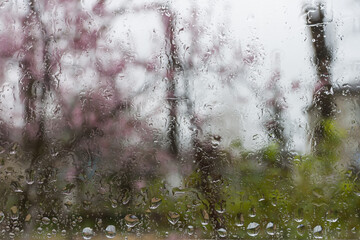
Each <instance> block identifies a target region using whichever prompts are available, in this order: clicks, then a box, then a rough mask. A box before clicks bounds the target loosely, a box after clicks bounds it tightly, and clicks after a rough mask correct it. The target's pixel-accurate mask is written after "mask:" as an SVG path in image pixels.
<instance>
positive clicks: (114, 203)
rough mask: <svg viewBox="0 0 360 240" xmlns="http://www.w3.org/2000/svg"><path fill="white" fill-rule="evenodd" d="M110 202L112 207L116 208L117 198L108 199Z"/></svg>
mask: <svg viewBox="0 0 360 240" xmlns="http://www.w3.org/2000/svg"><path fill="white" fill-rule="evenodd" d="M110 202H111V207H112V208H117V203H118V202H117V200H116V199H110Z"/></svg>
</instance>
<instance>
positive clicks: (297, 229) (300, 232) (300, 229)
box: [296, 224, 305, 236]
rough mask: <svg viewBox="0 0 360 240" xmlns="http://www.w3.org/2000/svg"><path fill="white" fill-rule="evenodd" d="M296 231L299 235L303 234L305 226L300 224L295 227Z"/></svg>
mask: <svg viewBox="0 0 360 240" xmlns="http://www.w3.org/2000/svg"><path fill="white" fill-rule="evenodd" d="M296 231H297V233H298V234H299V235H300V236H303V235H304V233H305V226H304V224H300V225H298V226H297V227H296Z"/></svg>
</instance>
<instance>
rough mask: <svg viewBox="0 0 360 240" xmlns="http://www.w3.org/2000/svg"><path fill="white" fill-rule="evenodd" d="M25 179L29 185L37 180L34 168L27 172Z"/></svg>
mask: <svg viewBox="0 0 360 240" xmlns="http://www.w3.org/2000/svg"><path fill="white" fill-rule="evenodd" d="M25 181H26V183H27V184H28V185H31V184H33V183H34V182H35V174H34V170H28V171H26V173H25Z"/></svg>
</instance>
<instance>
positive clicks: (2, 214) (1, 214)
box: [0, 211, 5, 223]
mask: <svg viewBox="0 0 360 240" xmlns="http://www.w3.org/2000/svg"><path fill="white" fill-rule="evenodd" d="M4 219H5V214H4V213H3V211H0V223H2V222H3V221H4Z"/></svg>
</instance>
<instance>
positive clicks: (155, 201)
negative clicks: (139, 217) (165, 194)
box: [150, 197, 162, 209]
mask: <svg viewBox="0 0 360 240" xmlns="http://www.w3.org/2000/svg"><path fill="white" fill-rule="evenodd" d="M161 201H162V200H161V199H160V198H156V197H154V198H152V199H151V205H150V209H157V208H158V207H159V206H160V204H161Z"/></svg>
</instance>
